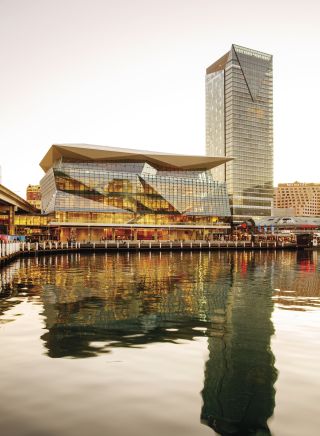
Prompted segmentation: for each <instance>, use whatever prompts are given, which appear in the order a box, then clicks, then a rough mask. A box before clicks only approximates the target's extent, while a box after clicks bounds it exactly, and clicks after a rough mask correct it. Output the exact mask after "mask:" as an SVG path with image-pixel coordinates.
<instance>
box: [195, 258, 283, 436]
mask: <svg viewBox="0 0 320 436" xmlns="http://www.w3.org/2000/svg"><path fill="white" fill-rule="evenodd" d="M266 260H267V255H264V256H263V258H262V259H260V261H259V259H258V254H256V255H255V256H253V255H252V254H250V253H246V254H243V255H240V256H239V255H235V256H234V257H233V258H232V261H231V267H230V280H229V283H228V288H227V289H221V290H220V292H219V294H220V299H219V298H218V297H216V298H215V299H212V303H213V305H212V307H211V308H210V314H211V326H210V329H209V330H208V336H209V338H208V348H209V358H208V361H207V362H206V365H205V378H204V388H203V390H202V398H203V407H202V411H201V421H202V422H203V423H204V424H206V425H208V426H210V427H211V428H213V429H214V430H215V431H217V432H218V433H219V434H222V435H249V434H253V435H258V434H259V435H263V434H266V435H267V434H270V432H269V430H268V426H267V420H268V419H269V418H270V417H271V416H272V414H273V410H274V407H275V389H274V383H275V381H276V378H277V371H276V369H275V367H274V360H275V359H274V355H273V354H272V351H271V348H270V338H271V336H272V335H273V333H274V329H273V324H272V321H271V313H272V310H273V303H272V286H271V276H270V269H269V268H266V267H265V262H266ZM269 261H270V259H269ZM245 277H246V279H245Z"/></svg>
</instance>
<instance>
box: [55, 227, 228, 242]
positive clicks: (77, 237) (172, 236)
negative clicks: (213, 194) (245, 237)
mask: <svg viewBox="0 0 320 436" xmlns="http://www.w3.org/2000/svg"><path fill="white" fill-rule="evenodd" d="M229 232H230V226H229V225H227V224H221V225H216V226H201V227H200V226H198V227H195V226H124V225H122V226H121V225H119V226H114V225H113V226H92V225H87V226H86V225H83V226H72V225H68V226H63V225H59V226H51V231H50V234H51V236H52V239H56V240H60V241H62V242H67V241H73V242H86V241H88V242H93V241H112V240H113V241H114V240H128V241H139V240H149V241H152V240H153V241H192V240H208V241H209V240H213V239H217V238H218V237H219V236H221V235H226V234H227V233H229Z"/></svg>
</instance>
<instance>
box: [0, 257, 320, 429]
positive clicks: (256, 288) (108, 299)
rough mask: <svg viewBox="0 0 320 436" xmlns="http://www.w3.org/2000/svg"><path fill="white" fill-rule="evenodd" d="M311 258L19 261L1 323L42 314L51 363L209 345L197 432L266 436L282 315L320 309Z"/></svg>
mask: <svg viewBox="0 0 320 436" xmlns="http://www.w3.org/2000/svg"><path fill="white" fill-rule="evenodd" d="M318 268H319V267H318V257H317V253H316V252H309V253H300V252H256V253H253V252H238V253H231V252H230V253H228V252H220V253H219V252H215V253H181V254H180V253H173V254H172V253H171V254H170V253H162V254H161V253H152V254H151V253H150V254H149V253H141V254H130V255H127V254H126V253H123V254H118V255H116V254H115V255H114V254H109V255H104V254H101V255H80V254H71V255H62V256H56V257H42V258H32V259H30V258H29V259H21V260H19V261H17V262H16V263H12V264H11V265H10V266H8V267H6V269H3V270H2V274H1V292H0V297H1V298H0V321H1V320H4V321H8V320H10V321H12V319H9V318H8V317H7V313H9V312H10V310H9V309H10V308H12V307H14V305H17V304H19V302H21V301H27V302H29V303H31V304H38V305H41V310H42V319H43V323H44V333H43V334H42V336H41V340H42V342H43V344H44V345H45V352H46V355H47V356H49V357H50V358H66V357H68V358H86V357H94V356H101V355H103V354H104V353H110V352H111V351H112V349H114V348H116V347H127V348H144V347H146V345H147V344H150V343H157V342H169V343H176V344H179V343H181V342H184V341H192V340H195V339H197V338H199V337H200V336H201V337H207V338H208V339H207V340H208V350H209V357H208V360H207V362H206V363H205V373H204V385H203V390H202V392H201V395H202V400H203V406H202V410H201V422H202V423H204V424H206V425H208V426H210V427H211V428H213V429H214V430H216V431H217V432H218V433H220V434H222V435H228V434H238V435H241V434H243V435H247V434H269V430H268V426H267V421H268V418H269V417H270V416H272V414H273V410H274V407H275V390H274V383H275V380H276V377H277V373H276V369H275V363H274V356H273V354H272V351H271V349H270V338H271V336H272V335H273V333H274V329H273V325H272V322H271V314H272V311H273V307H274V305H276V306H277V307H278V308H286V309H291V308H293V309H297V308H299V310H300V309H303V310H310V309H312V308H313V307H315V306H316V305H319V298H320V283H319V280H320V278H319V275H318V274H317V271H318Z"/></svg>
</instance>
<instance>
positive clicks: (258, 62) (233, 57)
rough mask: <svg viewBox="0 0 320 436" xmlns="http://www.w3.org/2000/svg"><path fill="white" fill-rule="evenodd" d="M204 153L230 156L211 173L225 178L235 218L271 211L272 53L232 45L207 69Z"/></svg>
mask: <svg viewBox="0 0 320 436" xmlns="http://www.w3.org/2000/svg"><path fill="white" fill-rule="evenodd" d="M206 152H207V154H208V155H212V156H227V157H233V158H234V160H232V161H230V162H227V163H226V164H225V165H223V166H220V167H219V168H216V169H213V170H212V174H213V176H214V178H215V180H220V181H226V182H227V188H228V193H229V199H230V206H231V213H232V215H233V219H234V221H235V222H240V221H243V220H245V219H247V218H255V217H256V218H259V217H261V216H270V215H271V206H272V196H273V96H272V56H271V55H269V54H266V53H262V52H259V51H256V50H251V49H249V48H244V47H240V46H238V45H234V44H233V45H232V47H231V50H230V51H229V52H228V53H226V54H225V55H224V56H222V57H221V58H220V59H218V60H217V61H216V62H215V63H214V64H212V65H211V66H210V67H209V68H207V71H206Z"/></svg>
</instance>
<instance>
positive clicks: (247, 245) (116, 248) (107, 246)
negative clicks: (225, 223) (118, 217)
mask: <svg viewBox="0 0 320 436" xmlns="http://www.w3.org/2000/svg"><path fill="white" fill-rule="evenodd" d="M297 248H299V246H298V245H297V243H296V242H288V241H279V240H274V241H270V240H264V241H263V240H261V241H258V242H252V241H234V240H231V241H224V240H218V241H217V240H216V241H202V240H198V241H147V240H141V241H130V240H121V241H103V242H101V241H97V242H57V241H54V242H50V241H49V242H48V241H46V242H33V243H31V242H8V243H2V244H0V265H3V264H6V263H8V262H10V261H11V260H12V259H15V258H17V257H20V256H35V255H47V254H58V253H68V252H103V251H106V252H120V251H122V252H123V251H134V252H135V251H171V250H172V251H173V250H174V251H181V250H182V251H190V250H195V251H199V250H204V251H211V250H278V249H280V250H283V249H290V250H294V249H297Z"/></svg>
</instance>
